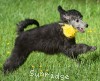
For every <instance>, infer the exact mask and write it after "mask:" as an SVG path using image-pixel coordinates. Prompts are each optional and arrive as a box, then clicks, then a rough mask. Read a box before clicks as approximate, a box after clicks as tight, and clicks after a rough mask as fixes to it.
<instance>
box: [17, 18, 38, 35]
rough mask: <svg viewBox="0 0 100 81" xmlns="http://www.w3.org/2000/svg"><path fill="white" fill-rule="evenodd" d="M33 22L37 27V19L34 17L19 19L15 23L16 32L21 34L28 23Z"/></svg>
mask: <svg viewBox="0 0 100 81" xmlns="http://www.w3.org/2000/svg"><path fill="white" fill-rule="evenodd" d="M32 24H35V25H36V26H37V27H39V23H38V21H37V20H34V19H25V20H24V21H21V22H19V23H18V24H17V27H18V30H17V32H18V34H21V33H22V32H23V31H24V28H26V27H27V26H28V25H32Z"/></svg>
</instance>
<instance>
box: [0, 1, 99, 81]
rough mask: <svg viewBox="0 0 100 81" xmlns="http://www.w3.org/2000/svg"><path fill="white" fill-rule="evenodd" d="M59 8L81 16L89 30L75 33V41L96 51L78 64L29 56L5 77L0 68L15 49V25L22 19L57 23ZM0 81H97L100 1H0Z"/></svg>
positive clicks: (61, 58)
mask: <svg viewBox="0 0 100 81" xmlns="http://www.w3.org/2000/svg"><path fill="white" fill-rule="evenodd" d="M58 5H61V6H62V7H63V8H64V9H66V10H68V9H73V8H74V9H77V10H79V11H80V12H81V13H82V14H83V17H84V18H83V20H84V21H86V22H87V23H88V24H89V28H88V29H86V32H85V33H84V34H81V33H78V34H77V36H76V41H77V43H85V44H88V45H93V46H97V50H96V51H94V52H88V53H86V54H83V55H80V56H79V57H78V59H79V60H81V61H80V62H78V60H73V59H70V58H68V57H66V56H64V55H63V54H59V55H53V56H51V55H46V54H44V53H43V52H32V53H31V55H30V56H29V58H28V59H27V61H26V62H25V63H24V65H23V66H21V67H20V68H19V69H18V70H16V71H15V72H13V73H10V74H8V75H6V76H4V75H3V72H2V66H3V63H4V62H5V60H6V59H7V57H9V56H10V54H11V51H12V48H13V46H14V41H15V37H16V24H17V23H18V22H19V21H21V20H24V19H25V18H34V19H36V20H38V21H39V23H40V25H44V24H48V23H51V22H56V21H59V19H60V18H59V13H58V11H57V7H58ZM33 27H34V26H33ZM0 81H100V1H99V0H86V1H85V0H0Z"/></svg>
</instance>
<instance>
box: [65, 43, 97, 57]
mask: <svg viewBox="0 0 100 81" xmlns="http://www.w3.org/2000/svg"><path fill="white" fill-rule="evenodd" d="M94 50H96V47H95V46H88V45H86V44H75V45H72V46H71V48H68V49H66V50H65V49H64V50H63V53H64V54H65V55H67V56H69V57H71V58H77V56H78V55H79V54H82V53H86V52H88V51H94Z"/></svg>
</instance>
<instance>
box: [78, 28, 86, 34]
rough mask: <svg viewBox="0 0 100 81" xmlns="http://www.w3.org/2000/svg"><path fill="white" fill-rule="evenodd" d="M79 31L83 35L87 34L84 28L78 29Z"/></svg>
mask: <svg viewBox="0 0 100 81" xmlns="http://www.w3.org/2000/svg"><path fill="white" fill-rule="evenodd" d="M77 30H78V31H79V32H81V33H84V32H85V30H84V28H80V27H77Z"/></svg>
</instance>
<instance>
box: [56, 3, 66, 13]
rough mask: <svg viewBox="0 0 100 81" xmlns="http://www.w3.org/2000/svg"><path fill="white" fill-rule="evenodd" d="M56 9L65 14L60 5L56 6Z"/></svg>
mask: <svg viewBox="0 0 100 81" xmlns="http://www.w3.org/2000/svg"><path fill="white" fill-rule="evenodd" d="M58 11H59V13H60V14H65V12H66V11H65V10H64V9H63V8H62V7H61V6H60V5H59V6H58Z"/></svg>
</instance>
